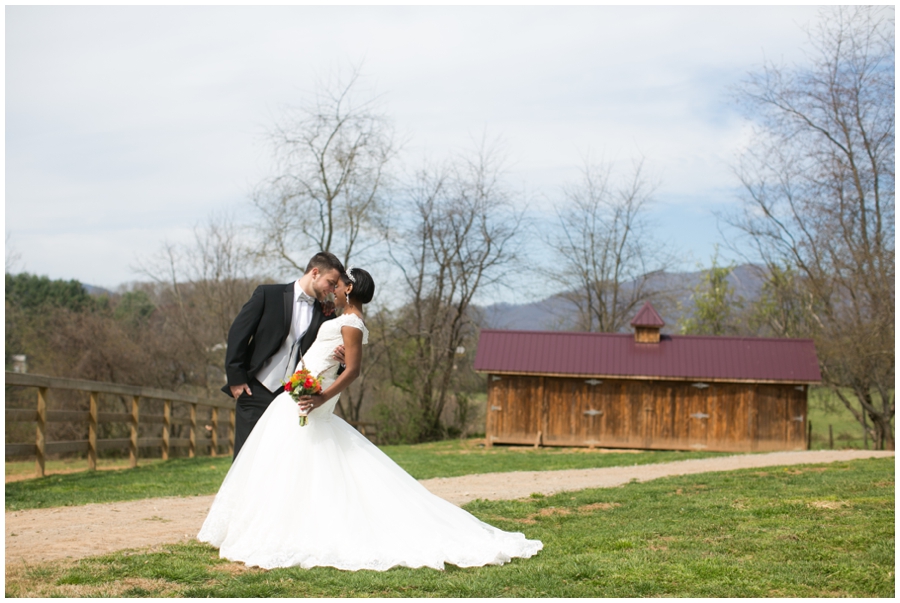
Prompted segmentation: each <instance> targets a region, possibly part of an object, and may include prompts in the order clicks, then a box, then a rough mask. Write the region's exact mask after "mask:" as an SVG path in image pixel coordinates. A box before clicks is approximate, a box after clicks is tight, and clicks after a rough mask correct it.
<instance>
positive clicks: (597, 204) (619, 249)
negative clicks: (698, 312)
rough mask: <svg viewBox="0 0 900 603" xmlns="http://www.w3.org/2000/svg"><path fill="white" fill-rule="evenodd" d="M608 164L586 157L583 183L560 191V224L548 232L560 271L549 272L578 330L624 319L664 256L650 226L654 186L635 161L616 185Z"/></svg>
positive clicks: (644, 294)
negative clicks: (595, 161) (566, 303)
mask: <svg viewBox="0 0 900 603" xmlns="http://www.w3.org/2000/svg"><path fill="white" fill-rule="evenodd" d="M613 179H614V175H613V168H612V165H611V164H591V163H590V162H589V161H585V165H584V168H583V169H582V179H581V182H579V183H577V184H575V185H571V186H568V187H566V188H565V189H564V190H563V196H564V202H563V203H562V204H561V205H560V206H559V207H558V208H557V218H558V229H555V230H551V231H549V232H548V234H547V235H546V237H545V239H546V242H547V243H548V244H549V246H550V247H551V249H553V251H554V252H555V258H556V260H557V261H556V265H557V266H559V269H558V270H555V271H552V272H551V274H552V275H553V277H554V278H555V279H556V280H557V281H558V282H559V284H560V285H561V286H562V288H563V289H564V290H566V291H567V292H566V293H564V294H563V297H564V298H565V299H567V300H568V301H569V302H570V303H571V305H572V306H573V307H574V308H575V310H576V313H577V323H576V325H577V328H578V329H580V330H583V331H599V332H616V331H619V330H621V329H622V328H624V327H626V326H627V325H628V322H629V321H630V320H631V319H632V318H633V317H634V314H635V311H636V309H637V307H638V305H639V304H640V303H642V302H644V301H646V300H647V299H649V298H652V297H654V296H655V295H657V294H658V293H659V292H657V291H655V290H652V289H651V288H650V287H649V284H650V279H651V276H652V274H653V273H654V272H658V271H661V270H664V269H665V268H666V267H667V266H668V265H669V261H668V260H667V259H666V258H665V256H664V254H663V253H662V248H661V246H660V245H659V244H658V243H655V242H654V240H653V238H652V237H651V234H650V232H649V225H648V222H647V209H648V205H649V204H650V202H651V196H652V194H653V191H654V189H655V186H654V184H652V183H651V181H650V180H649V179H648V178H647V176H646V175H645V173H644V165H643V160H640V161H637V162H635V163H634V167H633V170H632V172H631V174H630V175H629V176H628V177H627V179H626V180H625V181H624V183H623V184H621V185H618V186H617V185H616V183H615V182H614V181H613Z"/></svg>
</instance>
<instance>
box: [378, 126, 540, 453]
mask: <svg viewBox="0 0 900 603" xmlns="http://www.w3.org/2000/svg"><path fill="white" fill-rule="evenodd" d="M502 173H503V172H502V162H501V160H500V157H499V156H498V153H497V152H496V151H495V150H493V149H491V148H488V147H486V145H485V144H484V143H482V145H481V147H480V148H479V150H478V152H477V154H475V155H474V156H472V157H470V158H464V159H460V160H458V161H456V162H455V163H453V164H451V165H449V166H446V167H443V168H436V169H435V168H426V169H423V170H422V171H420V172H419V173H418V174H417V175H416V177H415V182H414V184H413V185H412V186H411V188H410V193H409V199H408V203H407V206H406V207H405V208H404V211H403V212H401V213H400V216H401V219H402V221H401V222H400V223H399V224H397V225H396V228H395V229H394V230H393V231H392V233H391V235H390V236H389V237H388V244H389V252H390V257H391V258H392V260H393V261H394V263H395V264H396V266H397V268H398V269H399V270H400V272H401V274H402V277H403V283H404V284H405V286H406V288H407V290H408V291H409V299H408V303H406V304H405V305H404V306H403V307H402V308H401V309H400V310H399V311H398V312H396V313H395V316H394V319H393V320H392V321H391V324H390V325H388V326H386V328H384V331H386V333H388V334H389V336H390V337H391V339H392V341H391V342H390V344H389V345H388V346H387V348H386V358H387V362H388V365H389V371H390V375H391V380H392V383H393V385H394V386H395V387H397V388H399V389H401V390H402V391H403V392H405V393H406V394H407V396H408V398H409V399H410V400H411V401H412V403H413V404H414V405H415V408H416V412H415V413H413V414H414V415H415V416H416V417H417V420H418V421H419V422H420V423H419V429H418V439H419V440H433V439H439V438H441V437H443V435H444V426H443V424H442V420H441V415H442V414H443V412H444V409H445V407H446V405H447V403H448V401H449V400H450V398H451V397H452V396H453V393H454V391H455V388H456V386H457V385H458V383H457V382H458V381H459V377H460V375H461V371H460V370H459V365H460V364H464V363H463V362H461V361H460V360H459V356H458V355H465V354H467V353H470V351H471V350H472V348H474V342H475V339H476V338H477V325H476V324H475V322H474V320H473V317H472V313H471V312H470V310H471V304H472V300H473V298H474V297H475V295H476V294H477V293H478V292H479V291H482V290H484V289H485V288H487V287H490V286H491V285H495V284H497V283H498V282H499V281H501V280H502V279H503V278H504V276H508V274H509V273H510V272H509V271H510V270H511V267H512V266H513V265H514V262H515V261H516V260H517V258H518V256H517V249H516V247H517V245H518V243H519V240H518V237H517V235H518V234H519V227H520V225H521V224H522V215H523V214H522V213H521V212H520V211H516V210H515V209H514V208H513V206H512V204H511V203H510V198H509V193H508V192H507V190H506V188H505V187H504V185H503V183H502V180H501V176H502ZM467 351H468V352H467ZM464 403H465V401H464Z"/></svg>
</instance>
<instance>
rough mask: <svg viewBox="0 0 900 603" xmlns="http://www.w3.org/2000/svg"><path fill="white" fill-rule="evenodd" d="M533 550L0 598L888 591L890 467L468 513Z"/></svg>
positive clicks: (109, 584) (175, 567)
mask: <svg viewBox="0 0 900 603" xmlns="http://www.w3.org/2000/svg"><path fill="white" fill-rule="evenodd" d="M465 508H466V509H468V510H469V511H470V512H472V513H474V514H475V515H476V516H478V517H479V518H481V519H483V520H485V521H487V522H489V523H491V524H493V525H496V526H498V527H500V528H502V529H505V530H513V531H522V532H524V533H525V534H526V536H527V537H529V538H537V539H540V540H541V541H543V543H544V550H543V551H541V552H540V553H539V554H538V555H537V556H535V557H533V558H532V559H527V560H523V559H516V560H513V562H511V563H510V564H508V565H505V566H502V567H493V566H492V567H484V568H472V569H460V568H456V567H448V568H447V570H446V571H444V572H438V571H435V570H430V569H418V570H411V569H405V568H396V569H393V570H390V571H387V572H371V571H360V572H343V571H339V570H335V569H331V568H316V569H312V570H302V569H296V568H290V569H279V570H272V571H264V570H259V569H251V568H246V567H244V566H243V565H241V564H236V563H231V562H228V561H225V560H221V559H219V558H218V555H217V551H216V550H215V549H214V548H212V547H209V546H206V545H202V544H199V543H188V544H180V545H170V546H165V547H156V548H155V549H145V550H139V551H130V552H119V553H116V554H113V555H107V556H103V557H95V558H90V559H84V560H81V561H78V562H70V563H64V564H42V565H36V566H30V567H27V568H26V567H20V566H14V567H7V573H6V596H8V597H24V596H40V597H49V596H134V597H147V596H154V597H164V596H183V597H251V596H253V597H387V596H397V597H476V596H477V597H651V596H652V597H893V596H894V578H895V576H894V459H893V458H885V459H868V460H860V461H852V462H843V463H832V464H828V465H807V466H797V467H776V468H767V469H766V470H765V471H760V470H741V471H733V472H724V473H709V474H702V475H693V476H682V477H673V478H666V479H659V480H654V481H651V482H646V483H637V482H632V483H630V484H627V485H625V486H621V487H618V488H607V489H589V490H583V491H580V492H574V493H572V492H567V493H561V494H558V495H555V496H548V497H541V496H533V497H532V498H530V499H528V500H520V501H501V502H488V501H475V502H472V503H470V504H468V505H466V507H465Z"/></svg>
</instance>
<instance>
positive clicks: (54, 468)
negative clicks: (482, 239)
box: [6, 458, 162, 479]
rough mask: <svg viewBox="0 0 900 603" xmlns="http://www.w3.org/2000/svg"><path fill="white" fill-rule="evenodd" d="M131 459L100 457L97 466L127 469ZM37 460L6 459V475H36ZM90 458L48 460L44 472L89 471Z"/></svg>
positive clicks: (25, 477)
mask: <svg viewBox="0 0 900 603" xmlns="http://www.w3.org/2000/svg"><path fill="white" fill-rule="evenodd" d="M161 462H162V459H141V464H143V465H149V464H152V463H161ZM130 463H131V461H129V460H128V459H127V458H115V459H98V461H97V467H98V468H99V469H101V470H103V469H127V468H128V467H129V466H130ZM35 466H36V462H35V461H33V460H31V461H6V475H7V477H10V476H13V477H15V478H23V479H27V478H30V477H34V475H35ZM87 469H88V460H87V459H86V458H71V459H59V460H52V461H46V462H45V463H44V472H45V474H47V475H50V474H54V473H74V472H77V471H87Z"/></svg>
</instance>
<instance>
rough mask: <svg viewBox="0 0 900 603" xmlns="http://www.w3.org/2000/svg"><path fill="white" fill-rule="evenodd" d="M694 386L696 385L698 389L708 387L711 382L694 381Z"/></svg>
mask: <svg viewBox="0 0 900 603" xmlns="http://www.w3.org/2000/svg"><path fill="white" fill-rule="evenodd" d="M691 386H692V387H696V388H697V389H706V388H707V387H709V383H692V384H691Z"/></svg>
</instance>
